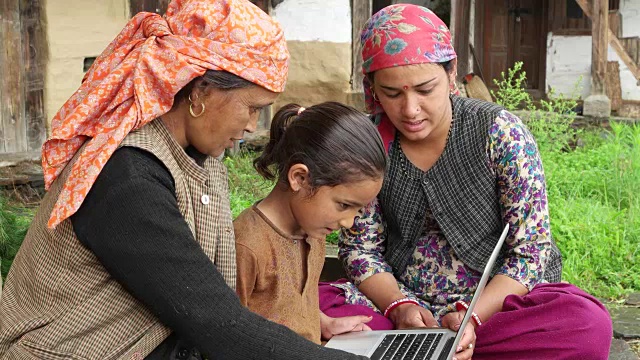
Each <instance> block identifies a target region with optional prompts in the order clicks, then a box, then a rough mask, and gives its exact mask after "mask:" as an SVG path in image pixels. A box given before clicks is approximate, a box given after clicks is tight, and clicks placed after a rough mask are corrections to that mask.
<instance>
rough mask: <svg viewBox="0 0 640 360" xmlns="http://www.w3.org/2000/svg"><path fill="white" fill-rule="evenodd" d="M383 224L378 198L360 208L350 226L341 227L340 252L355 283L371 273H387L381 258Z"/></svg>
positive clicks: (388, 268)
mask: <svg viewBox="0 0 640 360" xmlns="http://www.w3.org/2000/svg"><path fill="white" fill-rule="evenodd" d="M384 241H385V236H384V223H383V221H382V214H381V210H380V203H379V202H378V199H375V200H373V201H372V202H371V203H369V204H367V205H366V206H365V207H364V208H362V209H361V210H360V213H359V214H358V216H356V218H355V219H354V222H353V227H352V228H351V229H348V230H347V229H342V232H341V234H340V242H339V246H340V251H339V253H338V256H339V257H340V259H341V260H342V263H343V265H344V268H345V271H346V273H347V275H348V276H349V278H350V279H351V281H353V282H354V284H356V285H359V284H360V283H361V282H363V281H364V280H366V279H367V278H369V277H370V276H372V275H375V274H377V273H381V272H391V266H389V264H387V263H386V262H385V260H384V256H383V254H384V250H385V248H384Z"/></svg>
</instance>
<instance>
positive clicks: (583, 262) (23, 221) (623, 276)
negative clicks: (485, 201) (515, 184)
mask: <svg viewBox="0 0 640 360" xmlns="http://www.w3.org/2000/svg"><path fill="white" fill-rule="evenodd" d="M612 127H613V130H612V131H610V132H603V131H602V130H597V131H593V130H592V131H583V132H581V134H580V138H581V140H582V143H583V146H581V147H578V148H576V149H573V150H570V151H567V150H566V149H564V150H562V149H559V148H558V147H557V146H553V145H552V142H550V141H541V142H540V152H541V156H542V159H543V162H544V166H545V173H546V177H547V189H548V194H549V208H550V214H551V226H552V231H553V234H554V238H555V240H556V242H557V244H558V246H559V247H560V250H561V251H562V254H563V258H564V271H563V279H564V280H566V281H569V282H571V283H573V284H576V285H578V286H580V287H581V288H583V289H584V290H586V291H588V292H589V293H592V294H594V295H596V296H598V297H600V298H607V299H620V298H622V297H624V295H625V294H627V293H629V292H631V291H640V259H639V258H640V195H637V194H640V126H638V125H636V126H632V125H621V124H615V123H612ZM536 129H537V130H536V131H543V130H544V129H543V128H536ZM534 133H535V131H534ZM537 135H538V136H539V137H540V138H543V137H544V134H537ZM253 157H254V154H251V153H241V154H240V155H238V156H235V157H227V158H226V159H225V164H226V165H227V167H228V169H229V184H230V195H231V197H230V201H231V211H232V213H233V216H234V218H235V217H236V216H238V214H240V212H242V210H244V209H246V208H247V207H249V206H251V204H253V203H254V202H256V201H258V200H260V199H261V198H263V197H264V196H266V195H267V194H268V193H269V191H270V190H271V188H272V186H273V183H272V182H270V181H266V180H264V179H262V178H261V177H260V176H259V175H258V174H257V173H256V172H255V170H254V169H253V166H252V160H253ZM32 216H33V214H32V212H31V211H30V210H25V209H23V208H20V207H15V206H8V205H6V203H5V202H1V201H0V256H1V259H2V276H3V277H4V276H6V273H7V271H8V269H9V266H10V264H11V260H12V259H13V256H15V253H16V251H17V249H18V247H19V244H20V242H21V241H22V239H23V238H24V235H25V233H26V229H27V227H28V225H29V223H30V221H31V218H32ZM336 239H337V235H336V234H332V235H330V236H329V238H328V241H329V242H332V243H335V242H336Z"/></svg>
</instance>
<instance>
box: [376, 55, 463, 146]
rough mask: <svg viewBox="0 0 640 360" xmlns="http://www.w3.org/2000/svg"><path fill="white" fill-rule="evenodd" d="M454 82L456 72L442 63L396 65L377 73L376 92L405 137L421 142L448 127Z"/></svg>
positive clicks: (392, 120) (385, 109)
mask: <svg viewBox="0 0 640 360" xmlns="http://www.w3.org/2000/svg"><path fill="white" fill-rule="evenodd" d="M454 66H455V64H454ZM452 81H454V79H453V75H452V74H450V73H447V72H446V71H445V70H444V68H443V67H442V66H440V65H438V64H416V65H405V66H396V67H390V68H386V69H381V70H378V71H376V72H375V73H374V84H373V91H374V92H375V94H376V97H377V98H378V99H379V101H380V104H381V105H382V107H383V109H384V111H385V112H386V113H387V115H388V116H389V119H390V120H391V122H392V123H393V125H394V126H395V127H396V129H398V131H400V133H401V134H402V136H404V138H405V139H407V140H409V141H421V140H424V139H426V138H428V137H429V135H430V134H432V133H433V131H434V130H435V129H437V128H438V127H439V126H447V121H448V119H449V118H450V117H451V113H452V112H451V102H450V101H449V92H450V87H449V84H450V83H451V82H452Z"/></svg>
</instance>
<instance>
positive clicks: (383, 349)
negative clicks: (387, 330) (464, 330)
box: [371, 334, 455, 360]
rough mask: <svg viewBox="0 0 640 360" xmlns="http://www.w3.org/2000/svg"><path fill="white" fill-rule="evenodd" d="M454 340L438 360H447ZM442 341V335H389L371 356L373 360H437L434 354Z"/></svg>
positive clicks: (450, 339)
mask: <svg viewBox="0 0 640 360" xmlns="http://www.w3.org/2000/svg"><path fill="white" fill-rule="evenodd" d="M454 340H455V339H454V338H449V339H448V340H447V342H446V343H445V345H444V348H443V349H442V351H441V353H440V354H439V356H438V358H437V359H438V360H446V357H447V355H448V354H449V350H450V349H451V345H453V341H454ZM441 341H442V334H388V335H385V337H384V339H382V342H381V343H380V345H378V347H377V348H376V351H375V352H374V353H373V355H371V360H428V359H436V358H435V357H434V354H435V352H436V348H437V347H438V345H439V344H440V342H441Z"/></svg>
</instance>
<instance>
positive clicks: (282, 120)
mask: <svg viewBox="0 0 640 360" xmlns="http://www.w3.org/2000/svg"><path fill="white" fill-rule="evenodd" d="M386 162H387V160H386V155H385V151H384V148H383V146H382V141H381V138H380V135H379V134H378V132H377V130H376V128H375V126H374V125H373V124H372V123H371V121H370V120H369V119H368V118H367V117H366V116H365V115H363V114H361V113H360V112H358V111H357V110H355V109H353V108H350V107H348V106H345V105H341V104H339V103H333V102H327V103H323V104H320V105H315V106H312V107H310V108H308V109H305V108H302V107H300V106H299V105H295V104H289V105H286V106H284V107H283V108H282V109H280V111H278V113H276V115H275V117H274V119H273V123H272V125H271V138H270V141H269V144H268V145H267V146H266V148H265V150H264V152H263V153H262V155H261V156H260V157H259V158H257V159H256V160H255V161H254V166H255V168H256V169H257V170H258V172H259V173H260V174H261V175H262V176H263V177H265V178H266V179H270V180H274V179H277V184H276V186H275V187H274V189H273V190H272V191H271V193H270V194H269V195H268V196H267V197H266V198H265V199H264V200H262V201H260V202H258V203H256V204H254V205H253V206H252V207H251V208H249V209H246V210H245V211H244V212H243V213H242V214H240V216H238V218H237V219H236V220H235V222H234V227H235V234H236V249H237V264H238V270H237V271H238V281H237V287H236V290H237V293H238V295H239V297H240V301H241V302H242V304H244V305H245V306H247V307H249V309H251V310H252V311H254V312H256V313H258V314H260V315H262V316H263V317H265V318H267V319H270V320H272V321H275V322H278V323H280V324H283V325H285V326H287V327H289V328H290V329H292V330H293V331H295V332H297V333H298V334H300V335H302V336H304V337H306V338H307V339H309V340H311V341H314V342H316V343H320V341H321V338H322V339H325V340H328V339H329V338H331V337H332V336H333V335H336V334H340V333H344V332H349V331H363V330H369V327H368V326H367V325H366V323H367V322H368V321H370V320H371V318H370V317H367V316H349V317H344V318H331V317H329V316H326V315H325V314H323V313H322V312H321V311H320V309H319V304H318V302H319V301H318V280H319V278H320V273H321V271H322V267H323V264H324V256H325V237H326V236H327V235H328V234H330V233H331V232H333V231H334V230H337V229H339V228H341V227H342V228H350V227H351V226H352V225H353V219H354V216H355V215H356V213H357V212H358V210H360V208H362V207H363V206H364V205H365V204H367V203H369V202H370V201H372V200H373V199H374V198H375V196H376V195H377V194H378V191H380V188H381V186H382V178H383V174H384V171H385V168H386Z"/></svg>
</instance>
